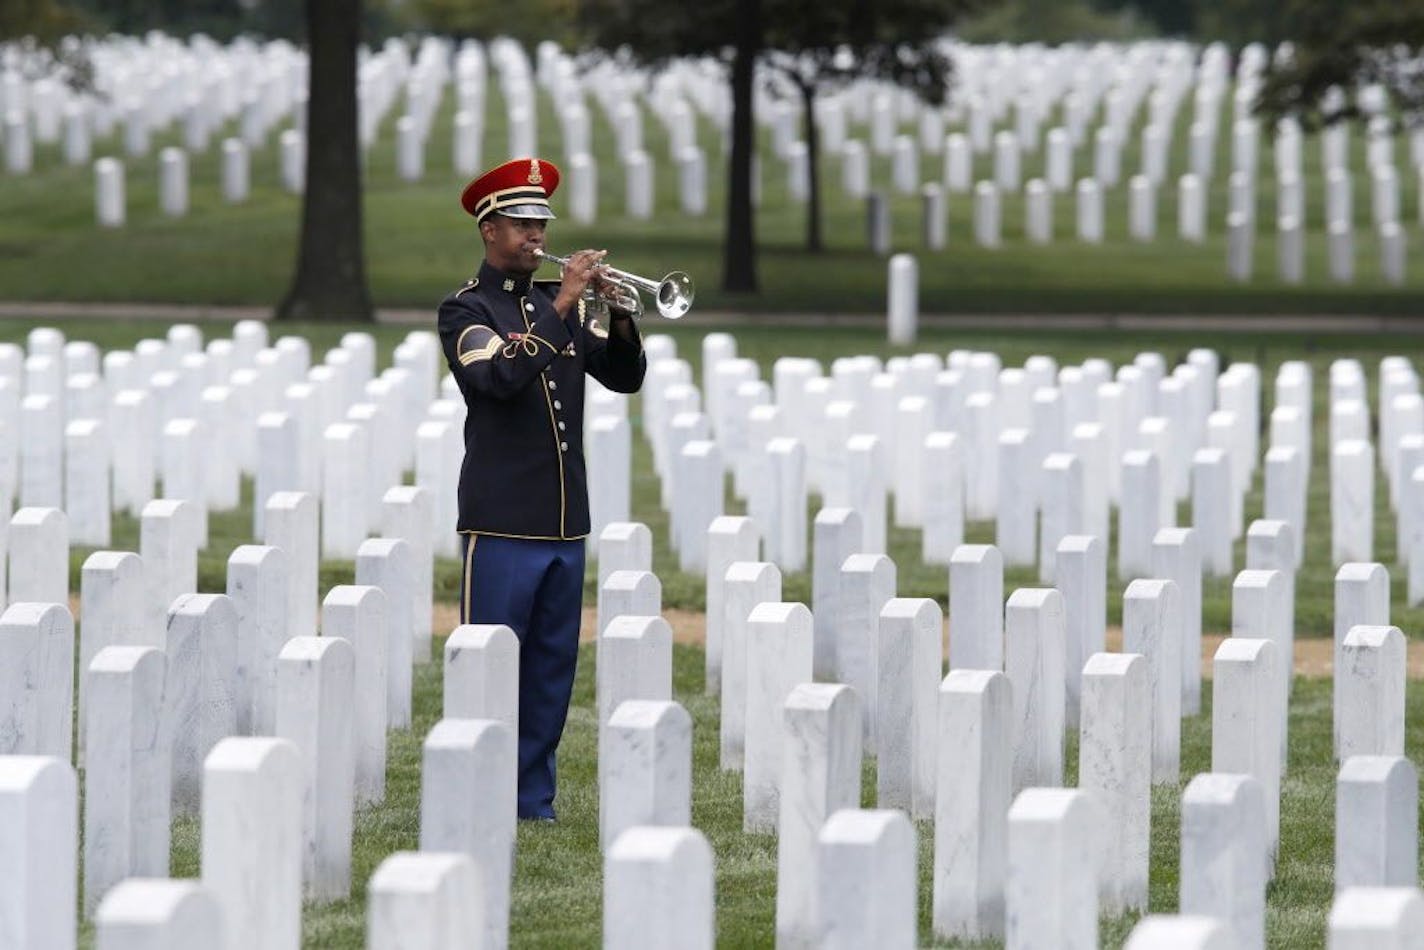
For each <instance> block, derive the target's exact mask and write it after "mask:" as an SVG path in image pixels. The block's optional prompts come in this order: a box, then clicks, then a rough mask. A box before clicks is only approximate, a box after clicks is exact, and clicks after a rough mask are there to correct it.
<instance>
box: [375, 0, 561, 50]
mask: <svg viewBox="0 0 1424 950" xmlns="http://www.w3.org/2000/svg"><path fill="white" fill-rule="evenodd" d="M574 7H575V3H574V0H521V2H520V3H519V5H518V6H517V7H510V6H508V5H506V4H502V3H492V2H489V0H406V2H405V3H404V4H403V8H402V12H403V13H404V15H405V16H406V18H407V20H408V22H409V25H410V26H411V28H412V29H416V30H420V31H426V32H430V33H436V34H440V35H445V36H453V37H457V38H462V37H474V38H476V39H480V40H488V39H490V38H492V37H496V36H507V37H510V38H511V39H516V40H519V41H520V42H521V43H524V44H525V45H526V46H531V47H532V46H533V45H535V44H536V43H539V42H540V41H542V40H554V41H556V42H559V43H569V42H572V41H573V40H574V35H573V31H572V28H571V27H572V17H573V13H574Z"/></svg>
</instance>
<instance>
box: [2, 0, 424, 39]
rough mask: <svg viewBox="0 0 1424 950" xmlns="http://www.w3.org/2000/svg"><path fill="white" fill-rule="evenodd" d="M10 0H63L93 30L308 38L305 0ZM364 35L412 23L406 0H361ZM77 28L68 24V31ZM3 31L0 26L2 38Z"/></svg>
mask: <svg viewBox="0 0 1424 950" xmlns="http://www.w3.org/2000/svg"><path fill="white" fill-rule="evenodd" d="M11 3H18V4H19V5H20V6H21V7H23V6H25V5H26V4H30V5H34V4H38V5H40V6H46V5H50V6H58V5H60V4H64V5H65V6H66V7H68V8H70V9H71V10H72V11H73V13H74V14H76V15H77V16H79V17H80V18H82V23H83V25H84V26H85V27H86V28H88V29H92V30H94V31H97V32H114V33H131V34H142V33H146V32H148V31H149V30H162V31H164V32H165V33H169V34H172V35H174V36H188V35H191V34H193V33H205V34H207V35H208V36H211V37H213V38H214V39H217V40H224V41H225V40H230V39H232V38H233V37H235V36H238V35H241V34H251V35H255V36H261V37H266V38H268V39H287V40H292V41H294V42H302V41H303V40H304V39H305V37H306V31H307V22H306V2H305V0H5V2H4V3H0V25H3V22H4V13H3V11H4V8H5V7H6V6H8V5H10V4H11ZM363 4H364V9H363V11H362V13H361V26H362V35H363V36H364V38H365V39H366V41H367V42H379V41H380V40H383V39H385V38H386V37H387V36H391V35H394V34H396V33H400V32H403V31H404V30H406V29H407V28H408V27H409V26H410V18H409V15H408V12H407V7H408V3H406V2H403V0H363ZM74 29H76V27H73V26H70V27H66V30H68V31H72V30H74ZM4 36H5V30H4V29H3V28H0V38H3V37H4Z"/></svg>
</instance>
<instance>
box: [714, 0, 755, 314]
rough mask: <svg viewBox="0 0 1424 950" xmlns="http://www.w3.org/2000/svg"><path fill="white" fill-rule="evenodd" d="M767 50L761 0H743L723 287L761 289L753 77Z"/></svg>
mask: <svg viewBox="0 0 1424 950" xmlns="http://www.w3.org/2000/svg"><path fill="white" fill-rule="evenodd" d="M760 51H761V0H737V49H736V54H735V56H734V58H733V60H732V159H731V165H730V167H729V168H728V170H727V177H728V182H727V227H726V236H725V237H724V239H723V240H724V242H725V243H724V245H723V248H722V266H723V271H722V289H723V290H726V291H732V292H736V293H755V292H756V290H757V274H756V229H755V227H754V222H753V219H752V155H753V153H754V151H755V146H756V140H755V131H754V129H753V126H752V81H753V72H754V69H755V67H756V58H757V54H758V53H759V52H760Z"/></svg>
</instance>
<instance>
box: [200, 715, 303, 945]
mask: <svg viewBox="0 0 1424 950" xmlns="http://www.w3.org/2000/svg"><path fill="white" fill-rule="evenodd" d="M202 784H203V812H202V815H203V824H202V880H203V885H204V886H205V887H208V888H211V889H212V892H213V894H214V896H216V897H217V900H218V903H219V904H220V905H221V907H222V915H223V920H224V926H225V928H226V930H227V934H228V939H227V946H228V948H230V950H241V948H244V947H270V948H272V950H296V948H297V947H298V946H299V945H300V943H301V934H302V787H303V782H302V765H301V755H300V754H299V753H298V752H297V749H296V747H295V746H293V745H292V744H291V743H290V742H287V741H286V740H285V739H270V738H251V739H249V738H228V739H224V740H222V741H221V742H219V743H218V744H217V745H216V746H215V747H214V748H213V750H212V752H211V753H210V754H209V755H208V756H207V758H206V760H205V761H204V763H203V783H202Z"/></svg>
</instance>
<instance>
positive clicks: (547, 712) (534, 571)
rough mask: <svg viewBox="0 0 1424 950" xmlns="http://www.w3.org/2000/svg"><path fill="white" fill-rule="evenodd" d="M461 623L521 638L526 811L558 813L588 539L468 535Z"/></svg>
mask: <svg viewBox="0 0 1424 950" xmlns="http://www.w3.org/2000/svg"><path fill="white" fill-rule="evenodd" d="M462 537H463V539H464V547H465V550H464V564H465V576H464V585H463V589H462V596H461V600H460V622H461V623H502V624H504V625H506V626H507V627H509V628H510V629H511V630H513V631H514V635H515V636H516V637H518V638H519V799H518V801H519V817H520V818H552V817H554V791H555V775H554V752H555V750H556V749H557V748H558V747H559V739H560V737H561V736H562V735H563V733H564V721H565V720H566V719H567V718H568V714H569V697H570V695H571V694H572V693H573V688H574V669H575V667H576V665H577V663H578V638H579V621H580V619H581V614H582V608H583V567H584V543H583V541H581V540H579V541H531V540H526V539H524V538H502V537H496V536H494V535H488V534H466V535H463V536H462Z"/></svg>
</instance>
